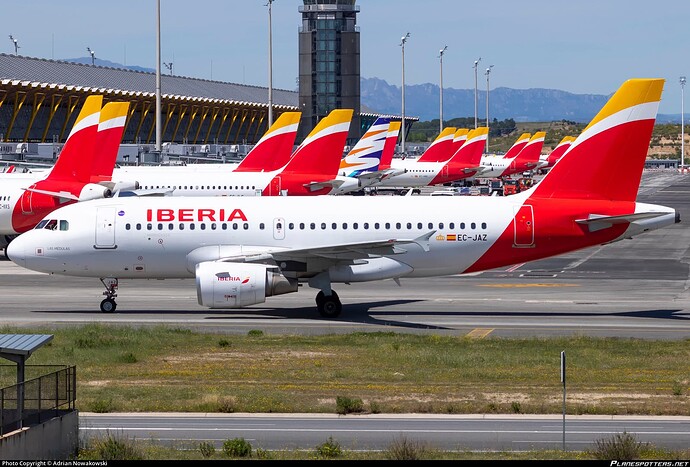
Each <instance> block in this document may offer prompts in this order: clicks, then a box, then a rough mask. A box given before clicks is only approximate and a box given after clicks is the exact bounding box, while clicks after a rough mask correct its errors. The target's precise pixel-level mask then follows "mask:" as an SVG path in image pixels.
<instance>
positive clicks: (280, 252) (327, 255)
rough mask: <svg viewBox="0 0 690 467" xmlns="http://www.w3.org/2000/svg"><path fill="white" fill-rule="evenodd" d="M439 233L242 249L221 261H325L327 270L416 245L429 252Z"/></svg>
mask: <svg viewBox="0 0 690 467" xmlns="http://www.w3.org/2000/svg"><path fill="white" fill-rule="evenodd" d="M435 232H436V231H435V230H433V231H431V232H429V233H427V234H425V235H422V236H421V237H417V238H414V239H390V240H379V241H370V242H356V243H337V244H333V245H326V246H319V247H313V248H312V247H309V248H298V249H285V248H270V247H269V248H264V247H257V248H253V247H246V248H245V247H242V251H241V252H238V253H237V254H231V255H227V256H224V257H222V258H221V259H220V261H226V262H259V263H265V262H267V261H270V260H273V261H275V262H276V263H277V264H278V265H280V263H281V262H287V261H298V262H306V261H307V260H309V259H323V260H326V263H325V268H327V267H328V266H330V265H331V264H334V263H337V262H339V261H351V260H356V259H365V258H371V257H372V256H382V255H392V254H400V253H405V252H406V251H407V250H405V247H406V246H410V245H413V244H416V245H419V246H421V247H422V248H423V249H424V250H425V251H426V250H428V249H429V239H430V238H431V236H432V235H434V233H435Z"/></svg>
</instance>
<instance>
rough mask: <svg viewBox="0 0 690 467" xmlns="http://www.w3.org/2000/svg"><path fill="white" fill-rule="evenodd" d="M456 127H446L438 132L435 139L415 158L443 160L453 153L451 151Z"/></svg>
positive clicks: (423, 160) (426, 160)
mask: <svg viewBox="0 0 690 467" xmlns="http://www.w3.org/2000/svg"><path fill="white" fill-rule="evenodd" d="M456 131H457V128H454V127H450V126H448V127H446V128H444V129H443V131H441V133H439V134H438V136H437V137H436V139H435V140H434V141H433V142H432V143H431V144H430V145H429V147H428V148H426V151H424V153H422V155H421V156H419V157H418V158H417V159H415V160H416V161H417V162H445V161H447V160H448V159H450V157H451V156H452V155H453V154H454V153H455V152H454V151H453V139H454V137H455V132H456Z"/></svg>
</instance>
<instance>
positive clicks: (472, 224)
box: [470, 222, 477, 230]
mask: <svg viewBox="0 0 690 467" xmlns="http://www.w3.org/2000/svg"><path fill="white" fill-rule="evenodd" d="M470 227H471V228H472V230H474V229H476V228H477V224H475V223H474V222H472V223H471V224H470Z"/></svg>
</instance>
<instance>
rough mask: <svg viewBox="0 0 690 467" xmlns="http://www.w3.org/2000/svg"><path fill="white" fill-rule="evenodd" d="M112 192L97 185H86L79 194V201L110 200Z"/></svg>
mask: <svg viewBox="0 0 690 467" xmlns="http://www.w3.org/2000/svg"><path fill="white" fill-rule="evenodd" d="M112 197H113V190H111V189H110V188H108V187H105V186H103V185H99V184H97V183H87V184H86V185H84V188H82V189H81V191H80V192H79V201H89V200H92V199H103V198H112Z"/></svg>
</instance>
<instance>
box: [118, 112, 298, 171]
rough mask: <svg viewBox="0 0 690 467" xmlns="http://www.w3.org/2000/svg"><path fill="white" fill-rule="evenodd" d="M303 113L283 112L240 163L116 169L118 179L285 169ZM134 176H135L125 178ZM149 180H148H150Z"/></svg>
mask: <svg viewBox="0 0 690 467" xmlns="http://www.w3.org/2000/svg"><path fill="white" fill-rule="evenodd" d="M301 116H302V112H283V113H282V114H280V116H279V117H278V118H277V119H276V121H275V122H273V125H271V127H270V128H269V129H268V130H267V131H266V133H264V135H263V136H262V137H261V139H260V140H259V141H258V142H257V143H256V144H255V145H254V147H253V148H252V149H251V150H250V151H249V153H247V155H246V156H244V158H243V159H242V160H241V161H240V162H238V163H224V164H189V165H184V166H126V167H120V168H116V169H115V177H116V178H134V179H136V178H137V176H138V175H139V174H144V175H146V176H147V177H149V176H153V175H154V174H163V175H170V174H173V173H176V172H179V173H183V174H188V173H190V172H193V171H200V172H216V171H222V172H229V171H235V172H271V171H275V170H279V169H281V168H283V167H284V166H285V164H287V163H288V162H289V160H290V158H291V157H292V154H293V150H294V145H295V138H296V137H297V127H298V125H299V121H300V117H301ZM121 174H131V175H121ZM148 180H149V179H148V178H147V181H148Z"/></svg>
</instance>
